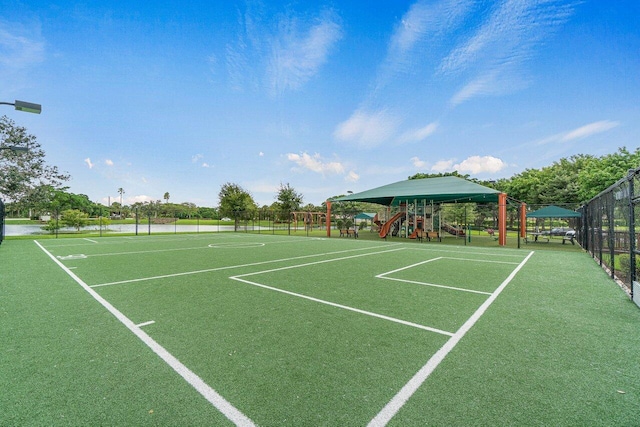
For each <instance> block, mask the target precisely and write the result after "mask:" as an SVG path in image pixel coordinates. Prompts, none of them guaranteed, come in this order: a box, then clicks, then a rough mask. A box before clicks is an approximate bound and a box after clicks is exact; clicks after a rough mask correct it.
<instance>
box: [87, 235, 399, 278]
mask: <svg viewBox="0 0 640 427" xmlns="http://www.w3.org/2000/svg"><path fill="white" fill-rule="evenodd" d="M397 245H398V244H394V245H393V246H397ZM390 246H392V245H389V246H387V247H390ZM368 249H371V248H370V247H367V248H357V249H346V250H343V251H335V252H325V253H322V254H311V255H301V256H297V257H292V258H280V259H272V260H268V261H258V262H251V263H247V264H239V265H228V266H224V267H215V268H207V269H204V270H195V271H185V272H182V273H172V274H164V275H161V276H152V277H141V278H139V279H129V280H120V281H117V282H107V283H100V284H97V285H91V286H90V287H91V288H98V287H100V286H112V285H122V284H126V283H134V282H144V281H147V280H157V279H168V278H170V277H179V276H189V275H191V274H202V273H211V272H214V271H221V270H230V269H233V268H243V267H253V266H256V265H264V264H274V263H277V262H286V261H295V260H298V259H304V258H312V257H318V256H327V255H337V254H342V253H347V252H356V251H363V250H368ZM397 250H399V249H397Z"/></svg>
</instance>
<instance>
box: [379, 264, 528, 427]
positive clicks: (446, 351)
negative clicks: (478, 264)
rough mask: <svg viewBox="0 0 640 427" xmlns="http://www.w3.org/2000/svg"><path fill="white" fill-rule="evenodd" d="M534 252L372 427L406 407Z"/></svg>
mask: <svg viewBox="0 0 640 427" xmlns="http://www.w3.org/2000/svg"><path fill="white" fill-rule="evenodd" d="M533 254H534V252H533V251H532V252H529V255H527V257H526V258H525V259H524V260H522V262H521V263H520V264H518V266H517V267H516V268H515V269H514V270H513V271H512V272H511V274H510V275H509V277H507V278H506V279H505V280H504V282H502V284H501V285H500V286H499V287H498V289H496V290H495V292H493V294H491V296H490V297H489V298H487V300H486V301H485V302H484V303H483V304H482V305H481V306H480V307H479V308H478V309H477V310H476V312H475V313H473V315H472V316H471V317H470V318H469V320H467V321H466V322H465V323H464V325H462V326H461V327H460V329H458V331H457V332H456V333H455V334H454V335H453V336H452V337H451V338H449V340H448V341H447V342H446V343H445V344H444V345H443V346H442V347H441V348H440V350H438V351H437V352H436V354H434V355H433V356H432V357H431V358H430V359H429V360H428V361H427V363H426V364H425V365H424V366H423V367H422V368H421V369H420V370H419V371H418V372H417V373H416V374H415V375H414V376H413V378H411V379H410V380H409V382H408V383H406V384H405V385H404V387H402V388H401V389H400V391H399V392H398V393H397V394H396V395H395V396H394V397H393V398H392V399H391V400H390V401H389V403H387V404H386V406H385V407H384V408H382V410H381V411H380V412H379V413H378V415H376V416H375V417H374V418H373V419H372V420H371V421H370V422H369V424H368V425H369V426H370V427H378V426H385V425H387V423H388V422H389V421H391V419H392V418H393V417H394V416H395V415H396V414H397V413H398V411H399V410H400V409H401V408H402V407H403V406H404V404H405V403H406V402H407V400H409V398H410V397H411V396H413V394H414V393H415V392H416V391H417V390H418V388H420V386H421V385H422V384H423V383H424V382H425V381H426V380H427V378H429V375H431V373H432V372H433V371H434V370H435V369H436V368H437V367H438V365H439V364H440V362H442V361H443V360H444V358H445V357H446V356H447V355H448V354H449V352H451V350H453V349H454V347H455V346H456V345H457V344H458V342H460V340H461V339H462V337H464V336H465V335H466V333H467V332H469V330H470V329H471V328H472V327H473V325H475V324H476V322H477V321H478V319H480V317H481V316H482V315H483V314H484V313H485V312H486V311H487V309H488V308H489V306H490V305H491V304H492V303H493V302H494V301H495V300H496V298H498V296H499V295H500V294H501V293H502V291H503V290H504V288H506V287H507V285H508V284H509V283H510V282H511V280H513V278H514V277H515V276H516V274H517V273H518V272H519V271H520V270H521V269H522V267H523V266H524V265H525V264H526V263H527V261H529V259H530V258H531V256H532V255H533Z"/></svg>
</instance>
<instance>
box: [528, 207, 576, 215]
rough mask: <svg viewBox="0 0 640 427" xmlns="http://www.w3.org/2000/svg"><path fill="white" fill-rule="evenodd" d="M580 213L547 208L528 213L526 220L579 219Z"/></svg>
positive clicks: (558, 208)
mask: <svg viewBox="0 0 640 427" xmlns="http://www.w3.org/2000/svg"><path fill="white" fill-rule="evenodd" d="M580 217H581V215H580V213H578V212H576V211H572V210H569V209H565V208H561V207H560V206H553V205H552V206H547V207H544V208H542V209H538V210H537V211H533V212H529V213H528V214H527V218H580Z"/></svg>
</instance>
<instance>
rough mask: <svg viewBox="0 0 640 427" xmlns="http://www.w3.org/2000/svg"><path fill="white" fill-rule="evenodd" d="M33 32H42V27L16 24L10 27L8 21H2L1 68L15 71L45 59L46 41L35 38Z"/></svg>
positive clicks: (0, 24) (0, 39) (0, 42)
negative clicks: (27, 26)
mask: <svg viewBox="0 0 640 427" xmlns="http://www.w3.org/2000/svg"><path fill="white" fill-rule="evenodd" d="M20 33H24V34H28V35H29V36H26V35H23V34H20ZM33 34H40V28H39V27H38V28H33V27H32V28H23V27H21V26H19V25H14V26H13V27H12V28H11V29H9V28H8V24H7V23H6V22H4V21H0V70H4V71H3V72H8V71H14V72H15V71H19V70H23V69H25V68H28V67H30V66H32V65H34V64H37V63H39V62H42V61H43V60H44V43H43V42H42V41H39V40H36V39H34V38H33V36H32V35H33Z"/></svg>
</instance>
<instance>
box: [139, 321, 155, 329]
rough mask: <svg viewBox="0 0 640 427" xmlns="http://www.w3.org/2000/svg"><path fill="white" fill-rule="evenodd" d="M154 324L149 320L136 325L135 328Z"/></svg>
mask: <svg viewBox="0 0 640 427" xmlns="http://www.w3.org/2000/svg"><path fill="white" fill-rule="evenodd" d="M154 323H156V321H155V320H149V321H148V322H142V323H138V324H137V325H136V326H137V327H138V328H141V327H143V326H149V325H153V324H154Z"/></svg>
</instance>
